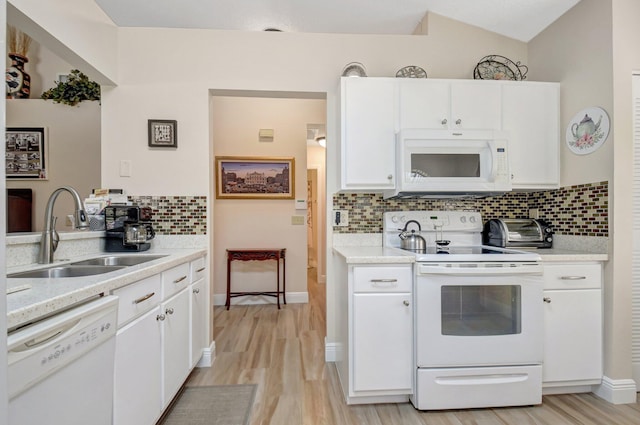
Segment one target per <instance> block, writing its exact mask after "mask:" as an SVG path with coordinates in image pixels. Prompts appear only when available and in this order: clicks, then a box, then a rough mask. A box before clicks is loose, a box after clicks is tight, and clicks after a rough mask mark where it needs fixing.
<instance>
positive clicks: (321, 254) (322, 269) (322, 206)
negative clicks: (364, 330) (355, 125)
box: [307, 146, 327, 283]
mask: <svg viewBox="0 0 640 425" xmlns="http://www.w3.org/2000/svg"><path fill="white" fill-rule="evenodd" d="M325 163H326V149H325V148H322V147H320V146H307V168H313V169H316V170H317V176H316V182H317V185H316V188H317V203H316V207H317V208H316V214H317V220H316V227H315V229H314V231H315V233H316V235H315V238H316V240H317V241H318V243H317V245H318V248H317V250H316V260H317V263H318V264H317V267H316V269H317V270H316V272H317V274H316V279H317V280H318V282H320V283H322V282H326V278H327V261H326V255H325V253H326V251H327V238H326V228H327V216H326V213H325V211H326V209H327V203H326V196H327V189H326V178H327V176H326V165H325Z"/></svg>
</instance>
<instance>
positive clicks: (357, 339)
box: [353, 292, 413, 391]
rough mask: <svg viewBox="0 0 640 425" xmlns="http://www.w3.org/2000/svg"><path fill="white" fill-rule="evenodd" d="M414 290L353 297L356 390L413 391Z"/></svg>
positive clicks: (354, 379)
mask: <svg viewBox="0 0 640 425" xmlns="http://www.w3.org/2000/svg"><path fill="white" fill-rule="evenodd" d="M410 303H411V293H410V292H403V293H397V294H393V293H392V294H388V293H367V294H355V295H354V296H353V391H395V390H405V391H411V383H412V371H413V368H412V367H411V364H412V361H411V360H412V356H411V353H412V347H413V334H412V331H411V330H412V328H413V326H412V321H413V319H412V317H411V311H412V309H411V304H410Z"/></svg>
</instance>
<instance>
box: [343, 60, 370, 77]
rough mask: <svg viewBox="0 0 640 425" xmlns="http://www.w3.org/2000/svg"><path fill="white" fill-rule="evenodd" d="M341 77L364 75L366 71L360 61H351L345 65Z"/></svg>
mask: <svg viewBox="0 0 640 425" xmlns="http://www.w3.org/2000/svg"><path fill="white" fill-rule="evenodd" d="M342 76H343V77H366V76H367V71H366V69H365V68H364V65H363V64H361V63H360V62H351V63H348V64H346V65H345V67H344V69H343V70H342Z"/></svg>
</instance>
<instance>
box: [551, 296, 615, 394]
mask: <svg viewBox="0 0 640 425" xmlns="http://www.w3.org/2000/svg"><path fill="white" fill-rule="evenodd" d="M544 297H545V301H546V302H545V311H544V363H543V367H542V380H543V382H545V383H551V382H562V381H581V380H599V379H601V378H602V292H601V290H600V289H578V290H547V291H544Z"/></svg>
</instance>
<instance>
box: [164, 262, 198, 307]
mask: <svg viewBox="0 0 640 425" xmlns="http://www.w3.org/2000/svg"><path fill="white" fill-rule="evenodd" d="M190 283H191V279H189V263H184V264H180V265H179V266H175V267H174V268H172V269H169V270H166V271H164V272H162V299H163V300H165V299H167V298H169V297H170V296H171V295H173V294H176V293H178V292H179V291H180V290H181V289H183V288H186V287H187V286H189V284H190Z"/></svg>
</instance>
